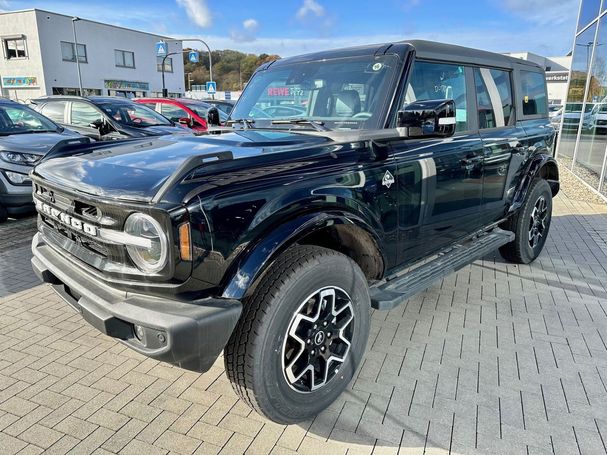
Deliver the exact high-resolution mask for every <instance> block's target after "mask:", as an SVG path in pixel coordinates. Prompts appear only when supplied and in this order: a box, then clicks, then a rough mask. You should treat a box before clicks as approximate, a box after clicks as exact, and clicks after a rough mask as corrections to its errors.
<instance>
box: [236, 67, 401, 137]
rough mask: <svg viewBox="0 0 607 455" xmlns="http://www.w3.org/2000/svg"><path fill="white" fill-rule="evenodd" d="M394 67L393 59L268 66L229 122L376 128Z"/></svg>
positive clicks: (303, 126)
mask: <svg viewBox="0 0 607 455" xmlns="http://www.w3.org/2000/svg"><path fill="white" fill-rule="evenodd" d="M397 63H398V60H397V57H396V56H378V57H376V56H364V57H353V58H340V59H333V60H323V61H311V62H303V63H293V64H286V65H280V66H276V67H274V68H273V67H272V66H270V67H269V68H268V69H267V70H263V71H259V72H258V73H256V74H255V76H254V77H253V79H252V80H251V81H250V82H249V84H248V85H247V88H246V89H245V91H244V92H243V94H242V96H241V97H240V99H239V100H238V103H237V104H236V106H235V107H234V109H233V110H232V113H231V114H230V118H231V119H234V120H239V119H250V120H254V121H255V128H258V127H267V126H270V125H272V121H276V120H285V119H305V120H314V121H317V122H323V123H324V124H325V126H327V127H328V128H331V129H362V128H366V129H369V128H380V127H381V126H380V123H381V120H382V119H381V118H380V117H381V116H382V114H383V112H382V111H383V110H384V105H385V103H386V102H387V101H388V100H389V98H390V97H389V96H388V90H390V85H391V82H392V78H393V77H394V76H395V74H396V71H395V69H396V66H397ZM282 126H283V127H288V128H293V127H294V125H292V124H287V125H282ZM298 128H310V125H309V124H308V125H306V124H305V123H299V124H298Z"/></svg>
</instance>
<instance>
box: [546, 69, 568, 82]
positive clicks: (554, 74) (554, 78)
mask: <svg viewBox="0 0 607 455" xmlns="http://www.w3.org/2000/svg"><path fill="white" fill-rule="evenodd" d="M568 80H569V71H549V72H547V73H546V82H567V81H568Z"/></svg>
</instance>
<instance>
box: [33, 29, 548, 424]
mask: <svg viewBox="0 0 607 455" xmlns="http://www.w3.org/2000/svg"><path fill="white" fill-rule="evenodd" d="M268 96H270V97H275V98H276V99H277V100H288V101H289V102H290V103H291V104H293V105H297V106H301V107H302V108H305V111H304V114H302V115H301V116H300V117H298V118H293V117H281V116H277V117H273V116H271V115H270V114H269V113H268V112H267V110H263V109H261V108H260V106H262V103H266V100H267V97H268ZM228 123H229V124H232V125H233V129H229V128H226V129H225V130H229V131H225V132H224V130H221V131H219V132H218V134H210V135H204V136H198V137H193V138H185V137H163V138H156V139H152V140H149V139H148V140H145V141H143V140H135V141H128V142H125V143H123V144H119V145H115V146H107V145H103V144H98V145H90V146H84V147H80V150H78V152H77V153H76V154H74V155H70V156H66V157H64V158H62V157H56V158H54V159H52V160H48V161H46V162H43V163H41V164H39V165H37V166H36V168H35V169H34V172H33V174H32V179H33V181H34V189H35V197H36V203H37V208H38V212H39V214H40V223H39V232H38V233H37V234H36V236H35V237H34V240H33V245H32V249H33V253H34V257H33V259H32V264H33V267H34V270H35V271H36V273H37V274H38V276H39V277H40V278H41V279H42V280H43V281H45V282H47V283H51V284H53V286H55V288H56V289H58V291H59V292H60V294H61V295H62V296H63V298H64V299H65V300H66V301H67V302H68V303H69V304H70V305H71V306H73V307H74V308H77V309H78V311H79V312H80V313H81V314H82V315H83V317H84V319H85V320H86V321H88V322H89V323H90V324H92V325H93V326H94V327H96V328H98V329H99V330H101V331H102V332H103V333H105V334H107V335H109V336H111V337H114V338H116V339H118V340H120V341H121V342H122V343H124V344H125V345H127V346H128V347H130V348H132V349H134V350H136V351H138V352H140V353H142V354H144V355H147V356H149V357H152V358H154V359H158V360H161V361H165V362H169V363H172V364H174V365H178V366H180V367H182V368H187V369H191V370H194V371H201V372H204V371H206V370H208V369H209V368H210V367H211V365H212V364H213V363H214V362H215V360H216V358H217V357H218V356H219V354H220V353H221V351H222V350H224V361H225V366H226V372H227V375H228V377H229V379H230V381H231V382H232V384H233V387H234V390H235V391H236V393H237V394H238V395H239V396H240V397H241V398H242V399H243V400H244V402H246V403H248V404H249V405H250V406H251V407H252V408H253V409H255V410H257V411H258V412H259V413H261V414H263V415H265V416H267V417H268V418H270V419H272V420H274V421H276V422H282V423H292V422H298V421H304V420H309V419H312V418H313V416H315V415H316V414H317V413H319V412H320V411H322V410H323V409H325V408H326V407H327V406H329V404H330V403H331V402H333V401H334V400H335V399H336V398H337V397H338V396H339V395H340V394H341V393H342V392H343V391H344V389H345V388H346V386H347V385H348V383H349V382H350V381H351V380H352V378H353V377H354V375H355V372H356V370H357V367H358V366H359V365H360V362H361V359H362V357H363V354H364V352H365V346H366V344H367V339H368V336H369V325H370V309H371V308H376V309H380V310H390V309H392V308H395V307H396V306H397V305H399V304H400V303H402V302H404V301H406V300H407V298H409V297H411V296H412V295H414V294H416V293H418V292H421V291H423V290H424V289H425V288H427V287H428V286H430V285H432V284H433V283H435V282H436V281H437V280H440V279H442V278H443V277H445V276H446V275H448V274H450V273H452V272H453V271H454V270H457V269H459V268H461V267H463V266H465V265H467V264H470V263H471V262H473V261H475V260H477V259H479V258H482V257H484V256H485V255H487V254H488V253H491V252H492V251H494V250H496V249H499V251H500V253H501V254H502V256H503V257H504V258H505V259H506V260H508V261H511V262H514V263H518V264H527V263H530V262H532V261H533V260H535V259H536V258H537V257H538V256H539V254H540V253H541V251H542V249H543V247H544V244H545V242H546V239H547V236H548V232H549V229H550V222H551V214H552V198H553V197H554V196H555V195H556V194H557V193H558V191H559V174H558V168H557V163H556V161H555V160H554V158H553V157H552V156H551V152H552V147H553V144H554V136H555V132H554V129H553V128H550V127H549V120H548V105H547V90H546V81H545V74H544V70H543V68H542V67H540V66H538V65H536V64H534V63H532V62H528V61H523V60H520V59H516V58H511V57H507V56H504V55H499V54H493V53H489V52H484V51H479V50H474V49H468V48H463V47H459V46H451V45H447V44H440V43H432V42H427V41H407V42H396V43H386V44H382V45H369V46H362V47H354V48H348V49H341V50H335V51H326V52H319V53H315V54H309V55H305V56H300V57H293V58H285V59H281V60H278V61H275V62H270V63H266V64H264V65H262V66H261V67H260V68H258V70H257V71H256V72H255V74H254V75H253V77H252V79H251V80H250V82H249V83H248V84H247V87H246V89H245V90H244V92H243V94H242V96H241V98H240V99H239V100H238V103H237V104H236V106H235V108H234V110H233V111H232V114H231V119H230V121H229V122H228ZM117 175H119V176H120V178H117V177H116V176H117ZM49 194H52V195H54V197H55V198H56V199H59V198H60V199H61V201H63V205H61V206H58V205H57V204H56V203H55V202H53V199H52V198H50V197H49ZM74 207H79V208H80V209H79V210H80V211H78V209H74ZM498 304H499V302H498Z"/></svg>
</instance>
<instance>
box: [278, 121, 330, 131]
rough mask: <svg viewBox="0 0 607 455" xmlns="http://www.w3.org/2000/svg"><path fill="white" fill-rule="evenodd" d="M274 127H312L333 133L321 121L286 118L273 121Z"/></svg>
mask: <svg viewBox="0 0 607 455" xmlns="http://www.w3.org/2000/svg"><path fill="white" fill-rule="evenodd" d="M272 125H310V126H311V127H312V128H314V129H315V130H316V131H331V129H330V128H327V127H326V126H325V122H321V121H320V120H312V119H309V118H285V119H278V120H272Z"/></svg>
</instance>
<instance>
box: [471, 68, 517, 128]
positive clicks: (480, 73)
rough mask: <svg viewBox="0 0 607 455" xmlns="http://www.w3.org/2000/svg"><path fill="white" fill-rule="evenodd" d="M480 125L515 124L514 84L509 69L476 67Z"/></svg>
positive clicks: (498, 125) (484, 126) (497, 126)
mask: <svg viewBox="0 0 607 455" xmlns="http://www.w3.org/2000/svg"><path fill="white" fill-rule="evenodd" d="M474 85H475V86H476V103H477V106H478V127H479V128H481V129H484V128H499V127H502V126H509V125H512V124H514V105H513V103H512V86H511V83H510V73H509V72H508V71H501V70H490V69H488V68H475V69H474Z"/></svg>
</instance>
